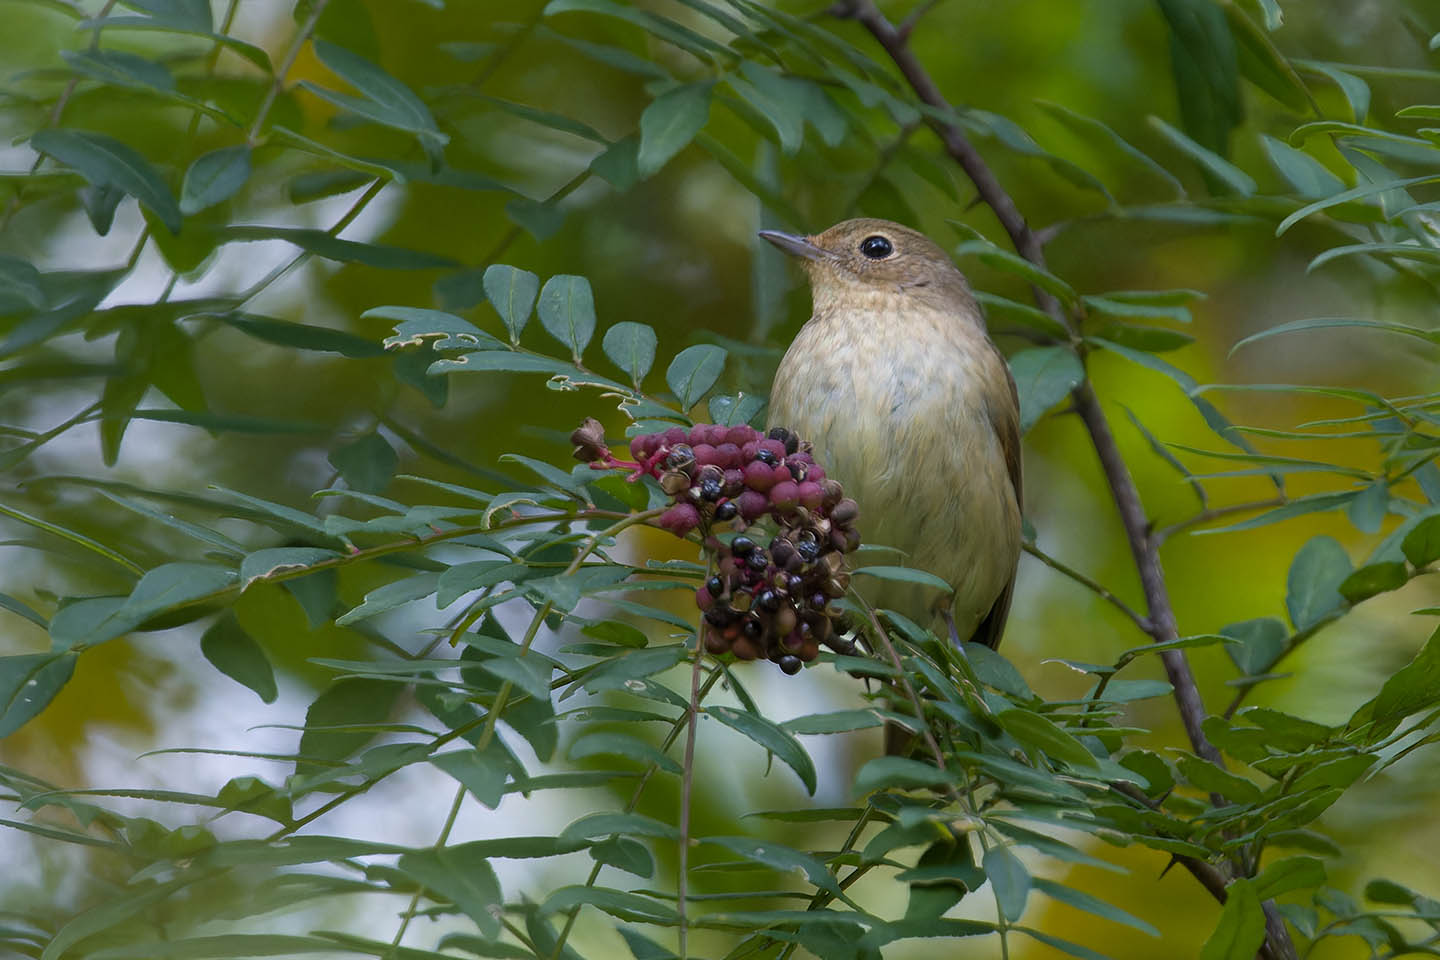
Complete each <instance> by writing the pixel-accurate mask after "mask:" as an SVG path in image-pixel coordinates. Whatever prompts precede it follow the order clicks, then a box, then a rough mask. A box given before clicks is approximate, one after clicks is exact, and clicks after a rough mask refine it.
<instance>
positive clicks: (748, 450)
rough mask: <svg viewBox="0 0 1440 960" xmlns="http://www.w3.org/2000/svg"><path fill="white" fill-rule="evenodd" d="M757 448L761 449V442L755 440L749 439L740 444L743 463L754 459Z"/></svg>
mask: <svg viewBox="0 0 1440 960" xmlns="http://www.w3.org/2000/svg"><path fill="white" fill-rule="evenodd" d="M757 449H759V444H758V443H756V442H755V441H754V440H747V441H745V442H744V443H742V444H740V461H741V462H742V463H749V462H750V461H751V460H754V459H755V451H756V450H757Z"/></svg>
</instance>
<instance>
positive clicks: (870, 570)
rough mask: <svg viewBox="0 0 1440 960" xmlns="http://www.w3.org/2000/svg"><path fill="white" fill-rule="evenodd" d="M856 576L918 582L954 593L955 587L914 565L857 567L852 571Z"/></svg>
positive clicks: (897, 581) (898, 581)
mask: <svg viewBox="0 0 1440 960" xmlns="http://www.w3.org/2000/svg"><path fill="white" fill-rule="evenodd" d="M852 573H853V575H854V576H857V577H874V578H876V579H877V580H891V581H894V582H896V583H918V584H920V585H921V586H925V587H934V588H935V589H936V590H942V591H944V592H945V593H954V592H955V588H954V587H952V586H950V584H948V583H946V582H945V581H944V580H941V579H940V578H939V577H937V576H935V574H933V573H930V572H928V571H926V570H917V569H916V568H914V567H889V566H880V567H857V568H856V569H855V570H853V571H852Z"/></svg>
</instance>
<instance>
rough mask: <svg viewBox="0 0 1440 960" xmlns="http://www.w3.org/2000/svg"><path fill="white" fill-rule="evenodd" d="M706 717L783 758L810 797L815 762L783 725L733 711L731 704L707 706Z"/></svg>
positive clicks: (813, 787)
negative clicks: (727, 705)
mask: <svg viewBox="0 0 1440 960" xmlns="http://www.w3.org/2000/svg"><path fill="white" fill-rule="evenodd" d="M705 713H706V715H707V716H711V717H714V718H715V719H716V720H719V721H720V722H721V723H723V724H725V725H726V726H727V727H729V728H730V729H732V730H735V731H738V732H739V733H742V734H744V735H745V736H747V737H749V738H750V739H751V740H754V741H755V742H756V743H758V744H760V746H762V747H764V748H765V749H766V750H768V751H769V752H771V753H773V754H775V756H777V757H779V758H780V759H781V760H783V761H784V762H785V763H786V764H787V765H788V766H789V767H790V769H792V770H794V771H795V774H796V775H797V776H798V777H799V778H800V782H801V783H803V784H804V785H805V790H806V792H808V793H809V794H811V795H812V796H813V795H814V793H815V787H816V780H815V762H814V761H813V760H811V759H810V754H809V753H808V752H806V750H805V748H804V747H803V746H801V744H800V742H799V741H798V740H796V739H795V738H794V737H793V736H792V735H791V734H790V733H789V732H788V731H786V730H785V729H784V728H783V727H780V726H778V725H777V724H775V723H772V722H771V721H769V720H767V719H765V718H764V717H762V716H759V715H758V714H754V713H750V712H748V711H745V710H736V709H734V708H732V707H721V706H715V707H707V708H706V709H705Z"/></svg>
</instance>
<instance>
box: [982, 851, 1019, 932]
mask: <svg viewBox="0 0 1440 960" xmlns="http://www.w3.org/2000/svg"><path fill="white" fill-rule="evenodd" d="M980 865H981V866H982V867H983V868H984V870H985V877H986V879H988V880H989V881H990V885H991V886H992V887H993V888H994V889H995V900H996V901H997V902H998V903H999V905H1000V912H1001V913H1003V914H1004V915H1005V919H1007V920H1009V921H1010V922H1011V923H1014V922H1015V921H1017V920H1019V919H1020V915H1021V914H1022V913H1024V912H1025V901H1026V900H1027V899H1029V897H1030V871H1028V870H1026V869H1025V865H1024V864H1023V863H1021V862H1020V858H1019V857H1017V856H1015V854H1014V853H1013V852H1012V851H1011V849H1010V848H1009V847H1008V846H1006V845H1005V844H995V845H994V846H992V847H991V848H990V849H989V850H987V851H985V857H984V859H983V860H981V863H980Z"/></svg>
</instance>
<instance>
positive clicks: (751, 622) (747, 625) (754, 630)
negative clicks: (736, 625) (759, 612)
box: [740, 617, 765, 640]
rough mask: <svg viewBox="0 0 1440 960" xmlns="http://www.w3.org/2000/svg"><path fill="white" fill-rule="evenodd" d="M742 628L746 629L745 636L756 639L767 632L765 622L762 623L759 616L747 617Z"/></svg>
mask: <svg viewBox="0 0 1440 960" xmlns="http://www.w3.org/2000/svg"><path fill="white" fill-rule="evenodd" d="M740 629H741V630H742V631H744V633H745V636H747V637H749V638H750V639H752V640H755V639H758V638H759V637H760V636H761V635H762V634H764V633H765V624H763V623H761V622H760V620H759V619H758V618H757V617H746V618H745V622H744V623H743V624H742V625H741V627H740Z"/></svg>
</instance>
